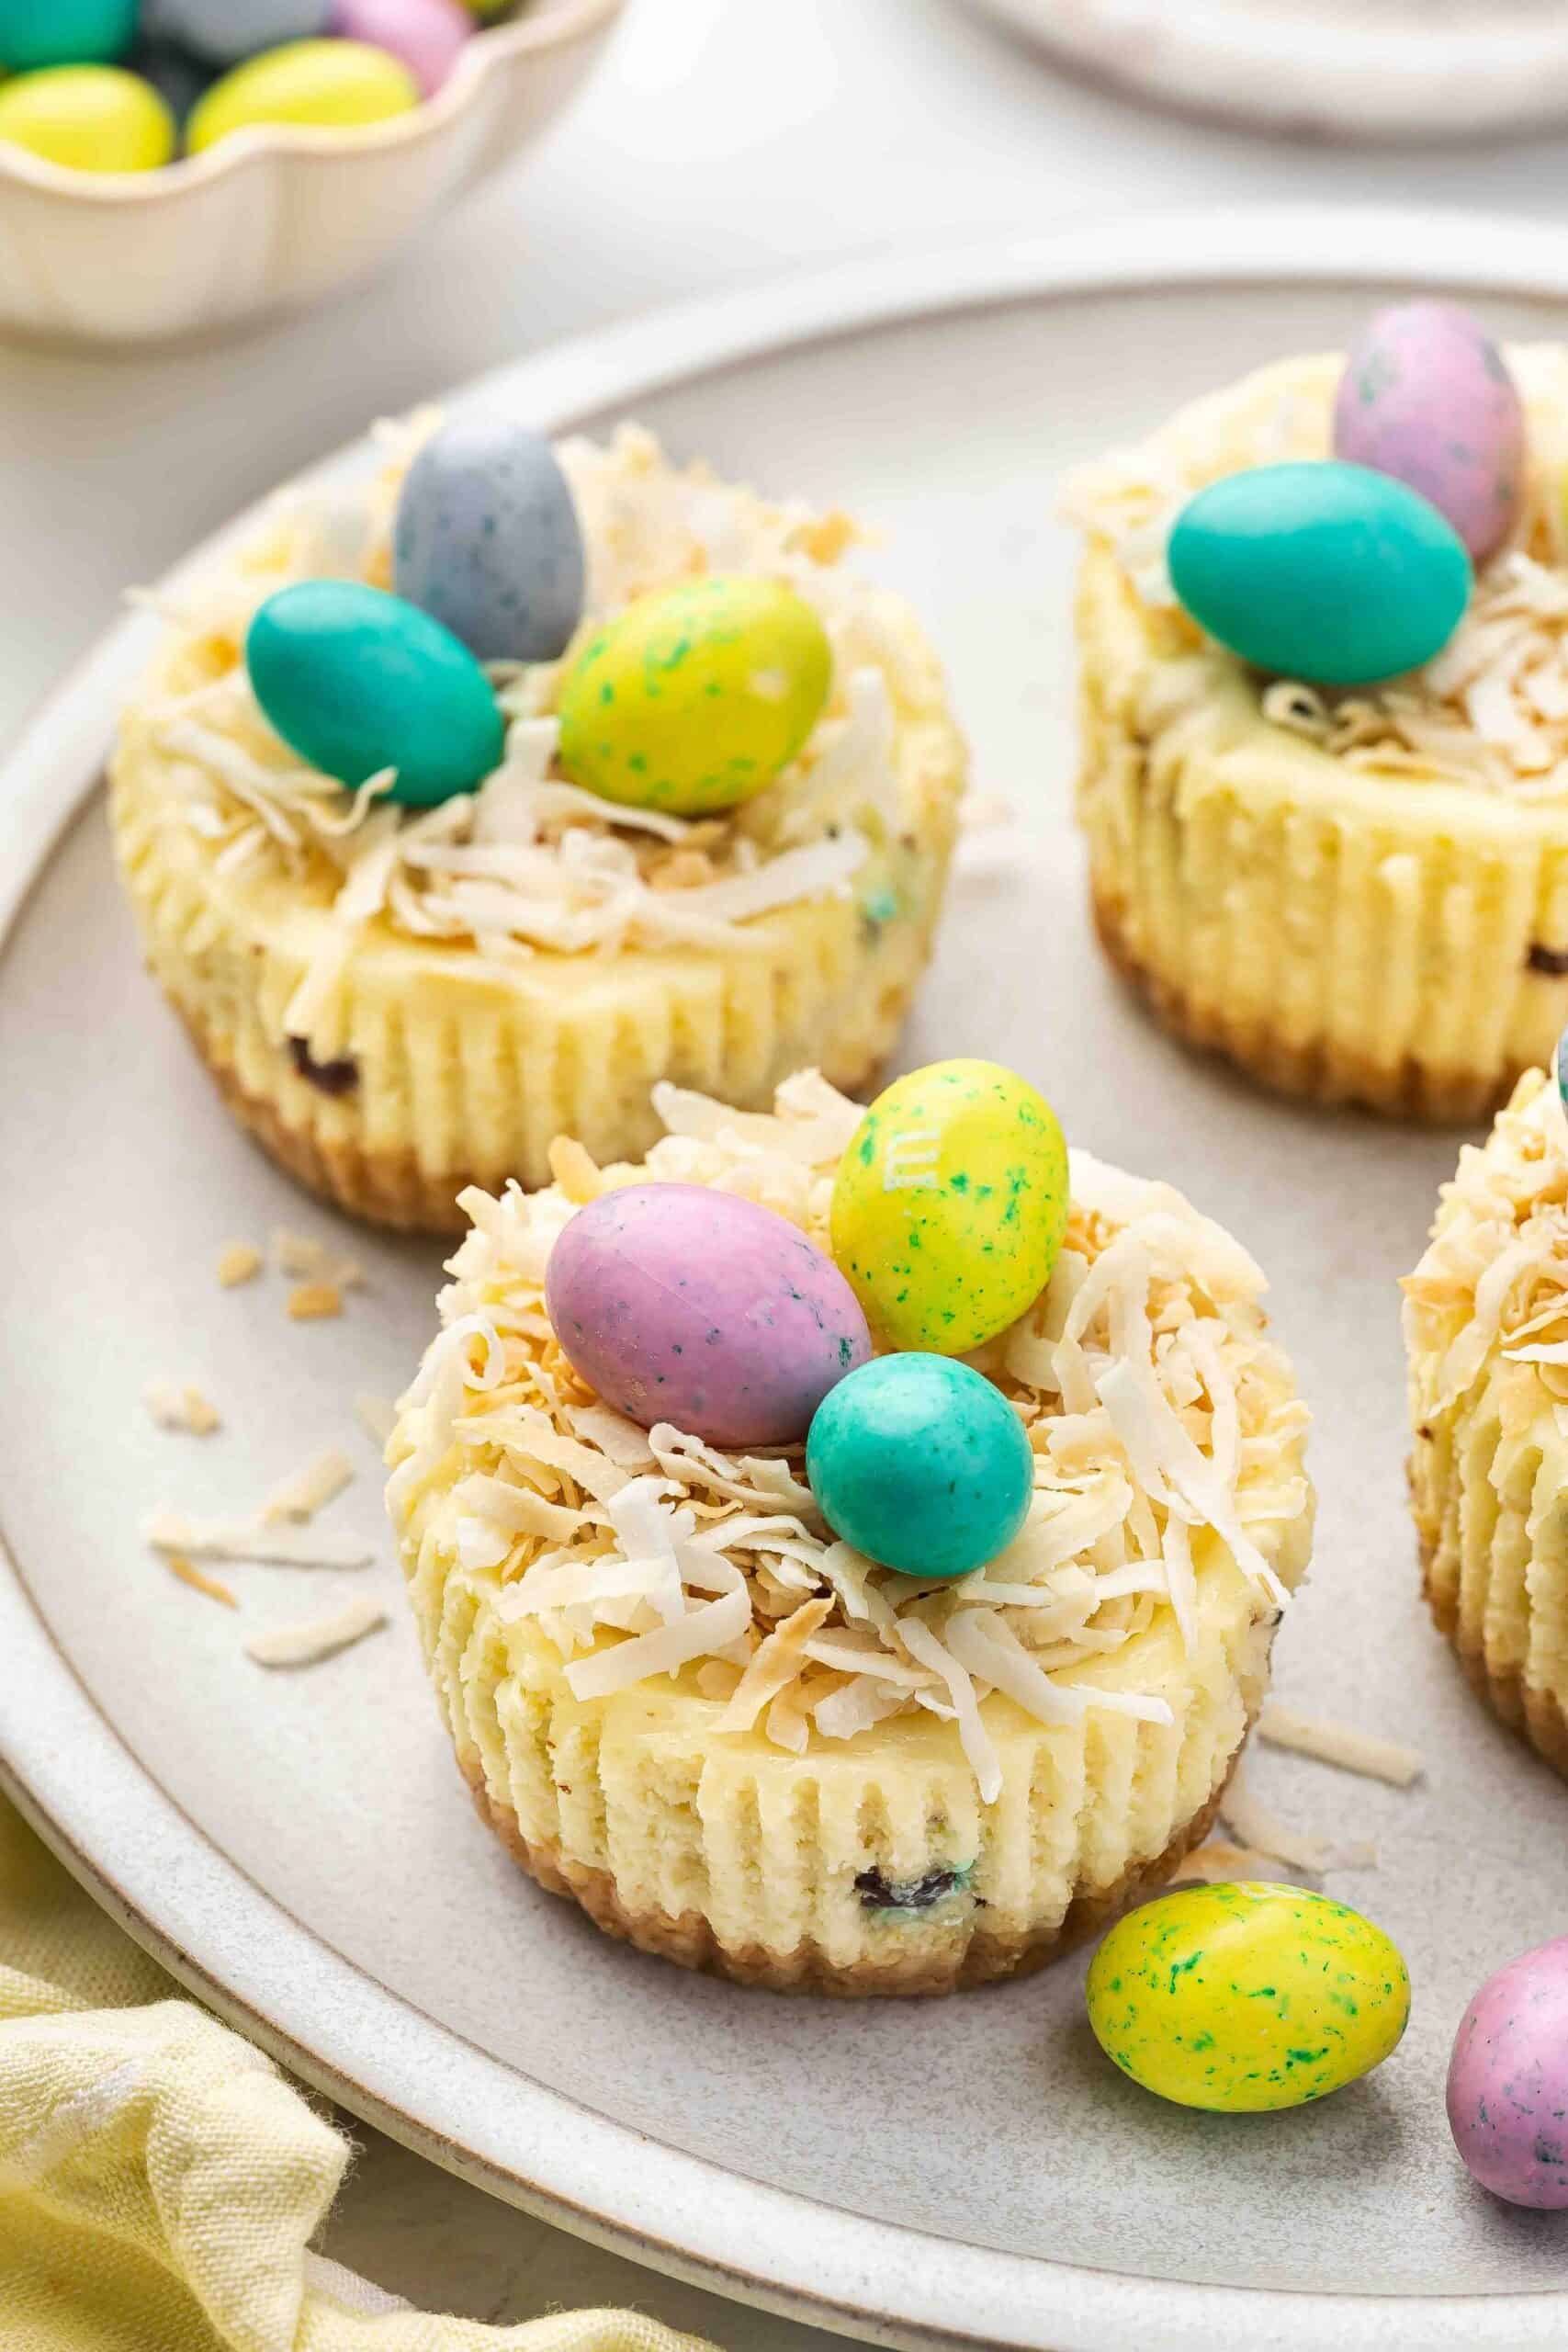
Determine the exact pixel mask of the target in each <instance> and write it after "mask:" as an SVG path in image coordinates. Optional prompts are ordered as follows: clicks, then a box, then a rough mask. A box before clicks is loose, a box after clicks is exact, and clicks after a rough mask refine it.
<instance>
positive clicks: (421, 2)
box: [332, 0, 476, 98]
mask: <svg viewBox="0 0 1568 2352" xmlns="http://www.w3.org/2000/svg"><path fill="white" fill-rule="evenodd" d="M332 28H333V32H334V33H336V34H338V35H339V36H340V38H341V39H343V40H367V41H369V42H370V43H371V44H372V46H373V47H374V48H376V49H387V50H390V51H391V53H392V55H393V56H394V57H400V58H401V59H402V62H403V63H404V64H405V65H406V66H407V67H408V69H409V72H410V73H411V74H412V75H413V78H414V80H415V81H416V82H417V83H418V84H419V86H420V88H421V89H422V90H423V92H424V95H425V96H426V97H427V98H428V97H429V96H431V94H432V93H433V92H434V91H435V90H438V89H439V88H440V87H441V85H442V83H443V82H445V80H446V76H447V74H450V72H451V71H452V68H453V66H454V65H456V63H457V52H458V51H459V50H460V49H461V48H462V46H463V44H464V42H465V41H466V40H468V36H469V34H470V33H472V32H473V31H474V30H475V29H476V27H475V24H474V20H473V18H472V17H470V16H469V14H468V10H467V9H466V8H464V7H463V6H460V5H459V0H333V21H332Z"/></svg>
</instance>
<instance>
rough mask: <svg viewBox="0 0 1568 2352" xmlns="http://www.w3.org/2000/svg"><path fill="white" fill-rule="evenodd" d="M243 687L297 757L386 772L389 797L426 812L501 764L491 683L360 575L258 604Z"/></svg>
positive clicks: (339, 769)
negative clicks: (393, 776) (393, 777)
mask: <svg viewBox="0 0 1568 2352" xmlns="http://www.w3.org/2000/svg"><path fill="white" fill-rule="evenodd" d="M245 667H246V668H247V670H248V671H249V672H250V678H251V686H252V689H253V691H254V695H255V698H256V700H257V702H258V703H259V704H260V705H261V707H262V709H263V711H264V712H265V716H266V718H267V719H268V720H269V721H270V723H271V725H272V726H273V727H274V728H275V729H276V731H277V733H278V734H279V735H281V736H282V738H283V740H284V741H285V742H286V743H287V744H288V745H289V747H290V748H291V749H292V750H293V751H296V752H299V756H300V758H301V759H302V760H307V761H309V763H310V765H311V766H312V767H315V768H320V769H321V773H322V774H323V775H335V776H336V777H337V778H338V780H339V782H340V783H343V784H347V785H359V784H363V783H365V782H366V780H367V777H370V776H373V775H378V773H379V772H380V770H382V769H383V768H395V769H396V770H397V781H396V783H395V784H394V785H393V786H392V793H391V797H392V798H393V799H394V800H400V801H402V802H404V803H406V804H408V805H410V806H412V807H414V808H420V809H427V808H430V807H432V806H434V803H435V802H436V801H438V800H449V799H450V798H451V797H452V796H453V794H454V793H457V792H471V791H472V790H473V788H474V786H476V785H477V784H479V783H480V782H481V781H482V780H483V778H484V777H485V776H487V775H489V774H490V772H491V769H492V768H494V767H497V766H499V764H500V762H501V754H502V744H503V740H504V729H503V728H502V718H501V713H500V711H499V709H498V708H497V707H496V700H495V696H494V695H493V694H492V693H491V684H490V681H489V679H488V678H487V677H486V676H485V673H484V672H483V671H482V670H481V669H480V668H479V663H478V662H476V661H475V660H474V657H473V655H472V654H471V653H470V652H469V651H468V648H467V647H466V646H463V645H459V644H458V642H457V639H456V638H455V637H454V636H453V635H452V633H451V631H450V630H449V629H445V628H442V626H441V624H440V622H439V621H433V620H432V619H431V617H430V616H429V614H428V613H422V612H419V611H417V610H416V609H415V607H414V606H413V605H405V604H404V602H403V600H402V598H401V597H400V596H389V595H388V594H387V593H386V592H385V590H384V589H380V588H369V587H367V586H366V584H365V582H363V581H359V580H302V581H299V582H297V583H296V584H295V585H294V586H293V587H290V588H280V589H279V590H278V592H277V594H276V595H275V596H269V597H268V598H267V600H266V602H265V604H264V605H261V606H260V608H259V609H258V611H257V613H256V616H255V618H254V620H253V621H252V623H251V626H250V630H249V633H248V635H247V637H246V639H245Z"/></svg>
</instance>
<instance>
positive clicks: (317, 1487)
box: [261, 1445, 354, 1521]
mask: <svg viewBox="0 0 1568 2352" xmlns="http://www.w3.org/2000/svg"><path fill="white" fill-rule="evenodd" d="M353 1477H354V1464H352V1463H351V1462H350V1461H349V1459H348V1456H347V1455H346V1454H345V1453H343V1452H341V1451H340V1449H339V1448H338V1447H337V1446H335V1445H333V1446H329V1447H328V1449H327V1451H326V1453H319V1454H317V1456H316V1457H315V1460H314V1461H313V1462H308V1463H307V1464H305V1467H304V1468H303V1469H302V1470H296V1471H295V1472H293V1473H292V1475H291V1476H288V1477H287V1478H285V1479H283V1480H282V1481H281V1482H280V1483H279V1484H278V1485H277V1486H276V1487H274V1488H273V1490H272V1492H271V1494H270V1495H268V1497H267V1498H266V1500H265V1502H264V1503H263V1505H262V1510H261V1515H262V1518H263V1520H264V1521H273V1520H279V1519H294V1520H308V1519H314V1517H315V1515H316V1513H317V1512H318V1511H319V1510H324V1509H325V1508H326V1506H327V1504H328V1503H330V1502H331V1501H333V1498H335V1497H336V1496H338V1495H341V1494H342V1492H343V1490H344V1487H346V1486H348V1485H349V1484H350V1482H351V1481H352V1479H353Z"/></svg>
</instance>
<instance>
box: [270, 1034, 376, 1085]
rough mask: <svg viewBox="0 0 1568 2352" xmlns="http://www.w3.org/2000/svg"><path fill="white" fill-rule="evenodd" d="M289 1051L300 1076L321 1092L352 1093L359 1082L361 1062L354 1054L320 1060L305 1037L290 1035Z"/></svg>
mask: <svg viewBox="0 0 1568 2352" xmlns="http://www.w3.org/2000/svg"><path fill="white" fill-rule="evenodd" d="M288 1052H289V1057H290V1058H291V1060H292V1061H293V1064H294V1067H295V1069H297V1070H298V1071H299V1075H300V1077H301V1078H302V1079H303V1080H305V1082H306V1084H307V1085H308V1086H313V1087H315V1089H316V1090H317V1091H318V1092H319V1093H321V1094H352V1093H353V1091H354V1090H355V1087H356V1086H357V1085H358V1083H359V1064H358V1063H357V1062H356V1061H355V1059H354V1057H352V1055H349V1054H339V1055H337V1056H336V1057H334V1059H333V1060H332V1061H327V1062H319V1061H318V1060H317V1059H316V1057H315V1056H314V1054H312V1052H311V1051H310V1046H308V1045H307V1044H306V1043H305V1040H304V1038H303V1037H290V1039H289V1040H288Z"/></svg>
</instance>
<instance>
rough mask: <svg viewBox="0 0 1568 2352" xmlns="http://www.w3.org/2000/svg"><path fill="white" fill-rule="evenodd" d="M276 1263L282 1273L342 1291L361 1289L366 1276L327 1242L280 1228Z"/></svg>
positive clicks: (274, 1242)
mask: <svg viewBox="0 0 1568 2352" xmlns="http://www.w3.org/2000/svg"><path fill="white" fill-rule="evenodd" d="M272 1255H273V1262H274V1264H275V1265H276V1268H277V1271H278V1272H279V1273H280V1274H290V1275H293V1276H296V1277H298V1278H299V1279H300V1280H303V1281H305V1282H311V1283H335V1284H336V1286H337V1288H338V1289H339V1290H361V1289H363V1288H364V1285H365V1276H364V1274H363V1273H362V1272H361V1271H360V1268H359V1266H358V1265H357V1263H356V1262H355V1260H354V1259H352V1258H342V1257H340V1256H339V1255H338V1253H337V1251H336V1250H331V1249H329V1248H328V1247H327V1244H326V1243H325V1242H324V1241H317V1240H316V1239H314V1238H313V1237H312V1236H311V1235H310V1234H308V1233H294V1232H291V1231H290V1230H289V1228H288V1227H287V1226H283V1225H280V1226H279V1227H278V1228H277V1230H276V1233H275V1234H274V1235H273V1237H272Z"/></svg>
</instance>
